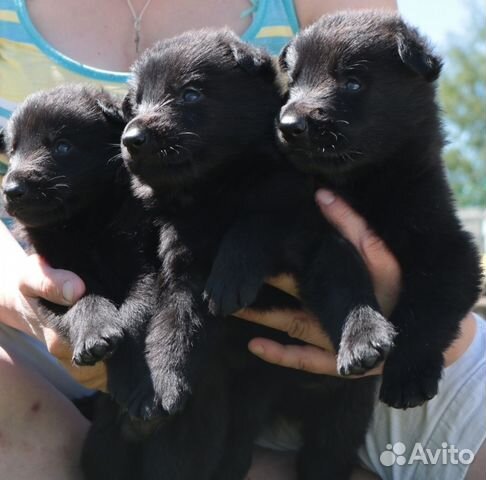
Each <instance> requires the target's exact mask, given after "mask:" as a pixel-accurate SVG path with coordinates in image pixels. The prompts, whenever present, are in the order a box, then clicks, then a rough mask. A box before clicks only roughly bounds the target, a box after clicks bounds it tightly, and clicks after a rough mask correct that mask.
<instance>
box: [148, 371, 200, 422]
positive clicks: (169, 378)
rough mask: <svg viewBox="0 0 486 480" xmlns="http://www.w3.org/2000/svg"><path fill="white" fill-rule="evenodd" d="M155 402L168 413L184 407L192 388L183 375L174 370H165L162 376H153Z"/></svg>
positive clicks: (171, 413)
mask: <svg viewBox="0 0 486 480" xmlns="http://www.w3.org/2000/svg"><path fill="white" fill-rule="evenodd" d="M153 382H154V391H155V403H156V405H158V406H159V408H162V410H163V411H164V412H166V413H167V414H168V415H173V414H175V413H178V412H180V411H182V410H183V409H184V407H185V406H186V403H187V401H188V400H189V397H190V396H191V393H192V389H191V386H190V385H189V382H188V381H187V380H186V379H185V378H184V376H182V375H180V374H177V373H176V372H167V371H165V374H164V375H163V376H162V377H159V376H157V375H155V376H154V379H153Z"/></svg>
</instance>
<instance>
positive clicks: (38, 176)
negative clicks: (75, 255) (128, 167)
mask: <svg viewBox="0 0 486 480" xmlns="http://www.w3.org/2000/svg"><path fill="white" fill-rule="evenodd" d="M123 127H124V122H123V119H122V117H121V112H120V111H119V110H118V109H117V106H116V103H115V101H114V99H113V98H111V97H110V96H109V95H108V94H107V93H106V92H104V91H101V90H95V89H89V88H86V87H83V86H77V85H70V86H63V87H58V88H55V89H53V90H48V91H44V92H39V93H35V94H33V95H31V96H29V97H28V98H27V99H26V100H25V101H24V102H23V103H22V105H21V106H20V107H19V108H18V109H17V110H16V111H15V113H14V114H13V116H12V118H11V119H10V120H9V122H8V124H7V127H6V130H5V133H4V144H5V145H4V146H5V151H6V153H7V155H8V157H9V160H10V161H9V168H8V171H7V174H6V176H5V178H4V180H3V195H4V198H5V204H6V209H7V211H8V213H9V214H10V215H12V216H14V217H16V218H17V219H18V220H19V221H20V222H21V223H22V224H24V225H26V226H28V227H40V226H45V225H52V224H56V223H59V222H62V221H64V220H67V219H68V218H70V217H71V216H73V215H75V214H76V213H77V212H79V211H81V210H83V209H84V208H86V207H88V206H90V205H92V204H94V203H95V202H96V201H97V200H98V199H99V197H100V195H102V194H104V193H105V192H106V191H107V190H108V189H109V186H110V185H111V184H112V182H113V180H114V177H115V175H116V172H117V170H118V169H119V168H120V166H121V165H122V160H121V156H120V155H119V146H118V145H119V141H120V136H121V132H122V131H123ZM117 153H118V155H117Z"/></svg>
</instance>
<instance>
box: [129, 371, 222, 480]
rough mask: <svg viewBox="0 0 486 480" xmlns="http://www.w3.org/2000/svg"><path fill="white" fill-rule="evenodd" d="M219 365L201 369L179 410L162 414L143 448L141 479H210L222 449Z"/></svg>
mask: <svg viewBox="0 0 486 480" xmlns="http://www.w3.org/2000/svg"><path fill="white" fill-rule="evenodd" d="M222 370H223V369H222V368H221V367H220V366H214V368H213V367H210V368H209V369H208V370H205V371H204V373H203V375H204V378H203V379H202V381H201V382H200V383H199V384H198V385H197V386H196V387H195V390H194V395H193V396H192V397H191V398H190V399H189V401H188V402H187V405H186V408H185V409H184V411H183V412H181V413H179V414H177V415H174V416H171V417H166V419H165V420H164V422H162V423H161V426H160V428H158V429H157V430H156V431H155V432H154V433H153V435H151V437H150V440H149V441H148V442H146V444H145V446H144V451H143V455H144V456H143V466H142V475H141V476H140V475H139V476H137V477H134V478H141V479H143V480H194V479H197V480H212V478H213V475H214V472H215V471H216V468H217V466H218V465H219V463H220V462H221V457H222V454H223V451H224V449H225V448H226V438H227V431H228V387H227V385H226V384H225V378H224V375H223V372H222Z"/></svg>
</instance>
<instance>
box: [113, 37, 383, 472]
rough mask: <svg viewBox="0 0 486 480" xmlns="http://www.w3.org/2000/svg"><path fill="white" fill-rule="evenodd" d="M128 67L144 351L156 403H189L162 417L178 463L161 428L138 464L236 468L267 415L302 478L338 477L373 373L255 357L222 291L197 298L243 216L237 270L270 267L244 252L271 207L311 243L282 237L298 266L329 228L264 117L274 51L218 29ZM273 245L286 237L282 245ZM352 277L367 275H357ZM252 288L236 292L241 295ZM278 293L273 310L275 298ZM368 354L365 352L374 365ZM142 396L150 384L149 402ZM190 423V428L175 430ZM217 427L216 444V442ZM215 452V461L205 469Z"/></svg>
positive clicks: (346, 465)
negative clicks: (206, 423)
mask: <svg viewBox="0 0 486 480" xmlns="http://www.w3.org/2000/svg"><path fill="white" fill-rule="evenodd" d="M133 73H134V80H133V83H132V86H131V88H130V91H129V93H128V96H127V98H126V100H125V102H124V111H125V115H126V116H127V117H133V118H132V120H131V121H130V122H129V123H128V124H127V127H126V129H125V132H124V134H123V136H122V142H123V145H124V148H123V156H124V158H125V161H126V163H127V165H128V167H129V168H130V170H131V171H132V173H133V174H134V180H133V188H134V192H135V194H136V195H137V196H139V197H140V198H142V199H143V201H144V202H145V204H146V205H147V206H148V207H149V208H150V209H151V214H152V215H153V216H154V217H156V218H157V219H158V220H157V221H158V224H159V226H160V240H159V256H160V261H161V264H162V269H161V272H160V279H159V281H160V287H159V291H160V292H162V293H161V296H160V298H159V300H158V306H157V308H156V313H155V316H154V318H153V319H152V321H151V322H150V325H149V329H148V332H149V333H148V337H147V342H146V343H147V362H148V364H149V366H150V370H151V375H152V379H153V384H154V389H155V393H156V399H155V400H156V402H157V403H160V404H161V405H162V406H163V408H164V409H165V410H168V411H169V412H171V413H172V412H175V411H177V410H180V409H181V406H182V405H183V404H184V403H185V402H186V401H187V405H186V409H185V410H184V411H183V412H181V413H180V414H178V415H174V416H172V417H171V418H169V419H167V420H166V425H178V427H177V428H176V427H173V428H175V431H178V432H181V433H179V435H178V436H177V441H179V440H181V441H182V443H181V445H182V446H183V447H184V453H185V455H186V456H187V457H188V461H187V464H184V471H182V470H179V473H178V474H177V475H176V474H175V473H173V472H174V470H173V461H172V460H171V457H170V455H169V451H168V450H167V447H163V445H167V444H168V443H169V441H168V440H167V438H168V437H167V436H168V435H169V432H170V430H169V429H168V428H169V427H167V428H166V427H164V426H163V425H161V426H159V427H158V428H156V430H155V432H154V433H153V434H152V435H151V436H150V437H149V438H148V439H144V440H143V441H144V442H145V444H146V445H147V446H150V448H148V449H149V450H151V451H152V452H157V455H152V456H149V455H146V456H145V457H144V458H143V460H142V463H143V464H144V465H146V466H147V465H150V464H152V465H153V467H152V468H153V469H155V471H158V468H157V467H156V465H157V464H158V463H159V462H163V463H164V465H166V468H167V470H166V477H164V478H171V479H174V478H208V477H207V475H208V473H211V472H212V473H211V477H210V478H218V479H221V480H229V479H232V478H234V479H240V478H243V477H244V475H245V473H246V471H247V470H248V468H249V463H250V461H251V452H252V447H253V441H254V439H255V437H256V435H257V434H258V432H259V431H260V429H261V428H262V427H263V426H264V425H265V424H266V423H268V422H270V421H271V419H272V418H273V416H274V415H275V416H284V417H286V418H292V419H295V420H296V421H297V422H298V423H299V424H300V425H302V429H303V432H302V433H303V435H304V447H303V449H302V452H301V457H300V458H301V461H300V472H301V477H302V478H306V479H311V478H320V476H321V475H322V472H323V471H328V472H331V477H332V476H333V475H334V477H333V478H346V477H347V476H348V473H349V472H350V471H351V469H352V464H353V461H354V460H355V452H356V449H357V447H358V446H359V444H360V443H361V442H362V440H363V437H364V433H365V431H366V427H367V424H368V420H369V417H370V414H371V409H372V404H373V398H374V380H373V379H372V378H367V379H364V380H360V381H354V382H349V381H347V380H342V379H322V380H321V379H317V378H316V377H313V376H310V375H305V374H302V373H297V374H296V373H295V372H289V371H287V370H285V369H278V368H276V367H271V366H268V365H265V364H264V363H263V362H261V361H259V360H257V359H255V358H251V356H250V355H249V354H248V352H247V348H246V345H247V341H248V340H249V339H250V338H251V336H252V334H253V333H254V329H253V327H251V326H246V325H245V326H241V325H240V326H238V325H237V324H236V323H233V322H232V321H231V320H229V319H225V320H224V321H221V320H220V319H219V318H218V317H217V316H214V315H213V313H214V312H215V311H217V310H218V305H217V304H218V302H217V301H214V302H211V304H210V302H209V299H205V298H204V296H203V292H204V289H205V285H206V281H207V278H208V275H209V273H210V270H211V268H212V264H213V260H214V259H215V257H216V255H217V252H218V249H219V246H220V242H221V240H222V238H223V236H224V235H225V234H226V233H227V232H228V230H231V228H232V226H233V224H235V223H237V224H240V223H244V222H243V219H245V218H247V217H250V218H251V224H250V226H249V230H248V231H242V232H241V235H242V239H243V243H244V242H245V239H248V242H251V244H249V245H248V249H247V251H245V249H244V248H243V249H242V252H241V254H242V257H241V258H239V259H238V260H239V263H238V268H240V267H241V268H242V269H243V270H245V271H246V270H251V268H252V267H253V266H256V267H259V266H261V268H262V270H263V269H265V268H266V258H265V256H258V255H254V253H255V252H256V253H258V249H255V248H253V244H254V243H255V240H254V239H253V237H254V236H255V235H258V234H259V233H260V232H262V238H263V234H264V232H265V228H266V223H265V221H267V220H268V217H269V216H270V218H271V219H273V218H274V216H277V217H278V218H279V219H282V222H284V226H285V229H286V230H289V229H290V230H292V232H294V236H293V237H292V239H293V240H295V241H296V242H297V243H299V242H302V243H304V244H306V245H307V243H309V242H310V243H311V247H312V248H303V249H300V248H297V247H295V249H294V250H292V249H291V247H290V245H286V246H285V248H286V249H287V250H289V251H290V250H292V251H295V252H296V254H295V255H294V256H295V257H296V258H295V260H294V261H295V263H298V264H299V265H301V264H302V265H304V264H308V259H307V256H309V255H311V254H312V252H313V251H315V250H316V249H317V250H318V248H319V247H320V246H321V241H320V240H321V239H322V237H323V236H324V235H326V234H327V233H328V232H329V231H330V227H329V226H328V225H327V224H325V222H324V221H323V220H322V218H321V217H320V216H319V214H318V212H317V209H316V207H315V205H314V203H313V199H312V194H309V189H308V185H307V178H306V176H304V175H301V174H299V173H298V172H296V171H295V169H294V168H293V167H292V166H291V165H290V164H287V163H286V161H285V160H284V159H283V158H282V156H281V155H280V154H279V152H278V150H277V148H276V143H275V140H274V119H275V117H276V115H277V113H278V111H279V109H280V106H281V97H280V94H279V91H278V88H277V86H276V69H275V68H274V64H273V62H272V59H271V58H270V57H269V56H268V55H266V54H265V53H263V52H261V51H259V50H258V49H255V48H252V47H250V46H248V45H247V44H245V43H243V42H241V41H239V40H238V39H237V38H236V37H235V36H234V35H233V34H231V33H229V32H227V31H210V30H203V31H199V32H190V33H186V34H184V35H181V36H179V37H176V38H174V39H170V40H167V41H164V42H162V43H160V44H158V45H157V46H156V47H154V48H153V49H150V50H149V51H147V52H146V53H145V54H144V55H143V56H142V58H141V59H140V60H139V61H138V62H137V63H136V65H135V67H134V69H133ZM309 219H310V220H309ZM314 243H317V247H316V248H314ZM274 247H275V248H276V249H278V250H279V251H280V250H282V249H283V248H284V247H283V246H281V245H280V242H276V243H275V245H274ZM268 248H271V245H268ZM301 252H303V253H302V255H305V256H306V258H305V261H304V259H300V255H301ZM290 255H292V252H290ZM352 258H353V261H354V260H356V258H357V256H356V257H352ZM247 264H248V265H247ZM250 264H251V265H250ZM363 270H364V271H365V269H364V267H363ZM217 271H218V270H217V269H216V272H217ZM213 273H214V269H213ZM231 273H232V274H234V275H239V272H238V271H236V270H232V271H231ZM215 276H216V277H218V275H217V274H216V275H215ZM362 280H363V282H362V283H363V284H366V285H367V280H368V278H367V275H364V277H363V279H362ZM230 281H231V278H230ZM311 286H312V288H315V289H316V290H324V289H325V287H326V286H325V285H322V286H321V285H314V284H312V285H311ZM259 287H260V285H257V286H256V287H255V286H253V285H252V287H251V289H250V291H249V292H243V295H242V298H243V302H245V301H246V300H244V299H246V298H247V297H248V298H249V297H252V296H254V294H255V293H256V291H257V290H258V288H259ZM366 288H367V290H366V291H365V293H366V295H365V297H366V300H367V301H369V302H372V301H374V299H373V298H372V297H371V295H370V294H369V292H371V287H367V286H366ZM274 299H275V303H273V306H274V307H279V306H282V303H281V302H280V301H279V300H278V299H276V298H274ZM237 300H238V301H239V300H240V299H237ZM232 303H234V302H233V301H232ZM270 305H271V302H269V301H268V300H267V303H266V306H267V307H269V306H270ZM263 306H264V305H263V304H260V307H263ZM286 306H288V305H286ZM379 318H382V317H381V316H380V317H379ZM382 323H384V324H386V321H385V320H384V319H383V322H382ZM259 333H260V334H262V333H261V332H259ZM265 334H266V335H272V334H271V333H269V332H268V331H267V332H265ZM382 337H383V336H381V337H380V339H379V340H380V341H382ZM389 341H391V335H390V339H389ZM379 347H380V345H376V348H379ZM377 357H378V354H377V352H376V350H373V359H372V360H373V362H375V361H376V360H377ZM217 379H220V380H217ZM209 382H211V385H212V387H211V388H209V385H210V383H209ZM142 385H143V380H142ZM215 385H216V386H215ZM141 390H143V386H142V388H141ZM191 392H192V396H191V397H190V398H189V400H187V399H188V397H189V393H191ZM223 394H226V395H227V398H226V399H224V398H221V397H222V395H223ZM151 395H152V393H151V392H150V390H149V391H148V392H147V396H146V397H147V400H146V402H148V404H149V405H150V404H151V402H152V398H151ZM213 397H214V398H213ZM203 399H204V401H203ZM225 402H226V405H227V407H226V408H225V407H224V405H225ZM228 405H229V406H228ZM201 407H203V411H201V410H200V408H201ZM321 409H322V410H323V411H321ZM197 412H198V413H197ZM197 416H199V417H201V418H204V419H207V418H208V419H210V422H211V425H212V428H213V430H214V434H215V436H214V438H212V437H211V435H210V434H207V435H206V443H205V444H204V445H202V444H201V443H200V439H201V436H200V435H199V429H198V425H197V424H193V423H192V422H193V420H190V419H193V418H194V417H197ZM188 422H189V424H188ZM198 423H199V422H198ZM216 426H219V428H216ZM187 431H190V432H191V436H187V437H185V438H184V437H183V432H187ZM343 432H345V433H343ZM222 434H223V438H224V440H223V444H218V441H219V440H221V435H222ZM172 435H174V434H172ZM339 438H342V441H341V440H340V441H338V439H339ZM164 439H165V440H164ZM106 443H110V444H111V443H112V442H106ZM113 443H115V442H113ZM174 443H176V442H175V441H174ZM164 448H165V449H164ZM171 451H172V452H174V446H172V450H171ZM196 452H197V455H196ZM201 452H206V454H205V455H206V457H207V461H206V462H203V463H201V462H200V455H202V453H201ZM217 452H219V454H220V456H221V458H220V461H219V467H218V469H217V470H215V469H214V466H215V463H214V462H215V461H216V460H217V459H216V458H215V456H216V455H217V454H218V453H217ZM223 452H224V455H223ZM172 455H173V456H175V457H176V458H178V457H179V455H180V453H179V455H177V454H175V453H172ZM191 460H192V461H191ZM216 463H218V462H216ZM154 465H155V466H154ZM209 466H212V470H211V469H210V468H209ZM146 468H147V471H149V470H150V469H149V467H146ZM170 472H172V473H170ZM159 475H161V474H160V473H159ZM171 475H172V476H171ZM191 475H192V476H191ZM144 478H145V477H144ZM147 478H152V477H149V476H147ZM157 478H159V477H157Z"/></svg>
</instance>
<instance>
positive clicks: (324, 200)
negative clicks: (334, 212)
mask: <svg viewBox="0 0 486 480" xmlns="http://www.w3.org/2000/svg"><path fill="white" fill-rule="evenodd" d="M316 200H317V202H318V203H320V204H321V205H326V206H327V205H331V203H333V202H334V200H336V196H335V195H334V193H332V192H330V191H329V190H323V189H322V188H321V189H320V190H318V191H317V193H316Z"/></svg>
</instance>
